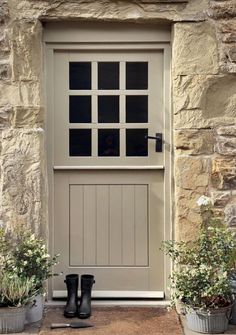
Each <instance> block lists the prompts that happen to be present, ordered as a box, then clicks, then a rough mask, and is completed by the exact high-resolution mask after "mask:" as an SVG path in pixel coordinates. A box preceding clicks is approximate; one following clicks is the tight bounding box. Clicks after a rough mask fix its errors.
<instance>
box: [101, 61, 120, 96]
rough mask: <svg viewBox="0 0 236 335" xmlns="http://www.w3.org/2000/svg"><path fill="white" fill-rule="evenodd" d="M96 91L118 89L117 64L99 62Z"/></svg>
mask: <svg viewBox="0 0 236 335" xmlns="http://www.w3.org/2000/svg"><path fill="white" fill-rule="evenodd" d="M98 89H99V90H118V89H119V63H118V62H99V63H98Z"/></svg>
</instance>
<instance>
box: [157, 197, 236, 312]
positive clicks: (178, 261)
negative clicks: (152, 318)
mask: <svg viewBox="0 0 236 335" xmlns="http://www.w3.org/2000/svg"><path fill="white" fill-rule="evenodd" d="M205 199H206V197H205V198H204V200H205ZM200 210H201V214H202V218H203V223H202V227H201V231H200V234H199V236H198V238H197V239H196V240H195V241H190V242H176V241H165V242H163V245H162V249H163V250H164V252H165V253H166V254H167V255H169V256H170V257H171V259H172V260H173V262H174V271H173V272H172V275H171V277H170V280H171V289H172V304H175V303H176V301H177V300H181V301H182V302H184V303H185V304H186V305H187V306H191V307H192V308H202V309H210V308H219V307H223V306H227V305H229V304H230V301H231V288H230V282H229V273H230V271H231V269H232V266H233V264H234V260H235V250H236V240H235V237H234V235H233V234H232V232H231V231H230V230H229V229H227V228H226V227H225V226H224V225H222V224H221V223H220V221H219V220H216V219H215V218H214V216H213V213H212V208H211V205H210V204H209V203H207V204H200Z"/></svg>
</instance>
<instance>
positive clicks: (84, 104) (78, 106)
mask: <svg viewBox="0 0 236 335" xmlns="http://www.w3.org/2000/svg"><path fill="white" fill-rule="evenodd" d="M69 102H70V105H69V112H70V123H76V122H78V123H88V122H91V96H89V95H85V96H83V95H81V96H74V95H73V96H72V95H71V96H70V101H69Z"/></svg>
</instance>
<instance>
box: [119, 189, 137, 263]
mask: <svg viewBox="0 0 236 335" xmlns="http://www.w3.org/2000/svg"><path fill="white" fill-rule="evenodd" d="M134 210H135V209H134V185H123V186H122V225H123V228H122V242H123V244H122V264H123V265H135V259H134V256H135V255H134V251H135V246H134V234H135V231H134V227H135V226H134V217H135V216H134Z"/></svg>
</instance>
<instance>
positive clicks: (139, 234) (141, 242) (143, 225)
mask: <svg viewBox="0 0 236 335" xmlns="http://www.w3.org/2000/svg"><path fill="white" fill-rule="evenodd" d="M135 263H136V265H137V266H138V265H148V190H147V185H136V186H135Z"/></svg>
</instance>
